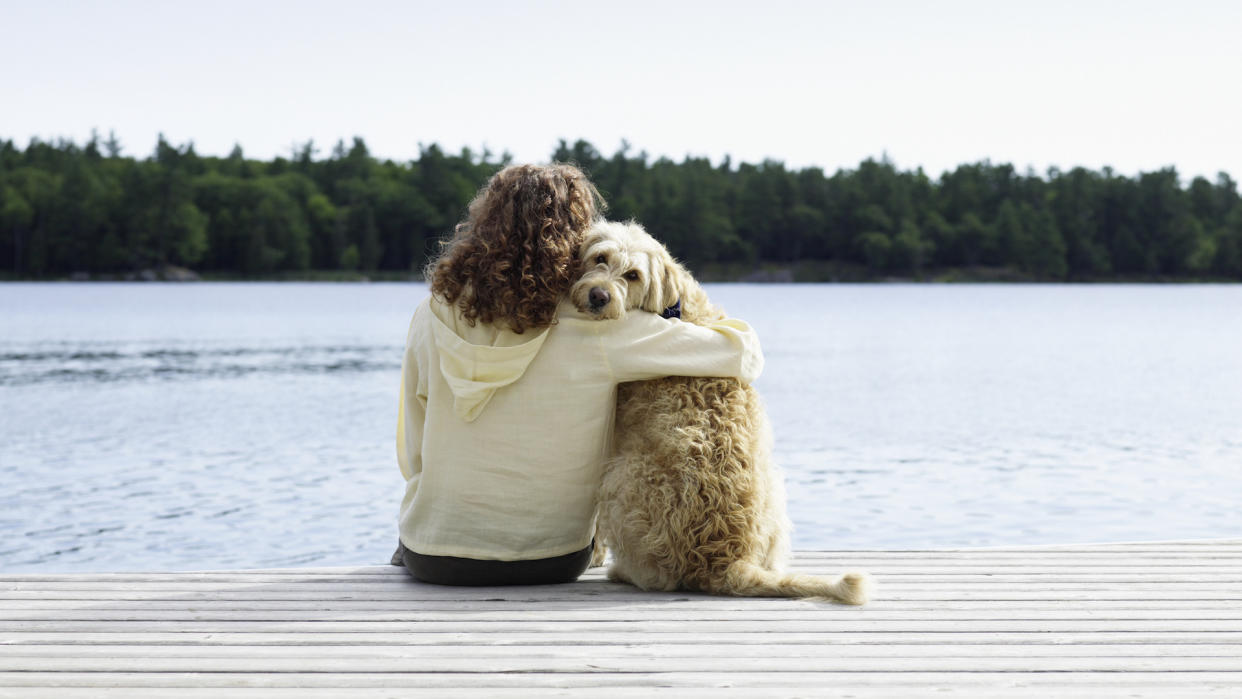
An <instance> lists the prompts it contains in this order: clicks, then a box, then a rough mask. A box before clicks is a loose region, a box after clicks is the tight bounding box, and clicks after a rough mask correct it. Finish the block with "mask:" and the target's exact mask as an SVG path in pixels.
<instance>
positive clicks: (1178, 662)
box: [0, 654, 1242, 681]
mask: <svg viewBox="0 0 1242 699" xmlns="http://www.w3.org/2000/svg"><path fill="white" fill-rule="evenodd" d="M481 671H482V667H481V664H480V662H479V660H478V659H476V658H474V657H452V658H442V657H441V658H428V657H424V656H420V655H413V656H410V657H405V658H383V657H372V656H362V657H351V658H333V657H316V658H286V657H272V656H266V655H265V656H263V657H248V658H246V657H241V658H239V657H225V658H204V657H175V658H109V657H98V656H95V657H87V658H49V657H18V658H13V657H4V656H0V673H4V672H72V673H77V672H107V673H133V672H137V673H169V672H202V673H251V672H262V673H273V674H278V673H286V674H291V673H316V674H318V673H343V674H351V675H355V676H360V677H366V676H368V675H372V674H380V673H383V674H411V675H413V674H417V673H450V672H451V673H463V674H464V673H480V672H481ZM487 672H489V673H540V674H551V675H559V674H562V673H668V674H672V673H677V674H681V673H710V674H712V675H716V676H717V679H718V681H719V680H727V678H728V677H729V676H730V675H734V674H751V673H787V672H851V673H863V672H871V673H876V672H884V673H902V672H1110V673H1119V672H1195V673H1199V672H1237V673H1239V679H1240V680H1242V658H1239V657H1238V656H1236V655H1235V656H1232V657H1230V656H1224V657H1220V656H1216V657H1198V656H1159V657H1152V656H1149V657H1117V656H1114V657H1107V658H1097V657H1086V658H1083V657H1045V656H1029V657H1016V658H1015V657H994V656H976V657H968V658H963V657H956V658H947V657H938V658H904V657H870V658H840V657H831V656H820V657H810V658H808V657H793V658H790V657H764V658H738V657H733V658H716V657H707V656H688V657H680V658H663V657H655V656H647V657H639V658H626V657H611V656H608V655H600V656H598V657H593V658H584V657H571V656H565V655H561V654H548V655H544V656H541V657H529V656H500V657H492V658H488V662H487Z"/></svg>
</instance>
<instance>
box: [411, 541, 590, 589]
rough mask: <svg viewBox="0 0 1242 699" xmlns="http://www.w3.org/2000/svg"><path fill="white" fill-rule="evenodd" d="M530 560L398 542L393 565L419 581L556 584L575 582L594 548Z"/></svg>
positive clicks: (464, 583)
mask: <svg viewBox="0 0 1242 699" xmlns="http://www.w3.org/2000/svg"><path fill="white" fill-rule="evenodd" d="M592 546H593V544H589V545H587V547H586V548H584V549H582V550H581V551H575V552H573V553H567V554H565V555H564V556H553V557H552V558H538V559H535V560H530V561H485V560H479V559H476V558H457V557H456V556H427V555H424V554H421V553H415V552H413V551H411V550H409V549H407V548H406V547H405V545H404V544H402V543H401V542H400V541H398V542H397V552H396V553H394V554H393V555H392V564H393V565H395V566H399V565H404V566H405V569H406V571H407V572H408V573H409V574H410V575H413V576H414V577H415V578H417V579H418V580H421V581H423V582H425V583H432V584H433V585H473V586H482V585H553V584H556V583H567V582H573V581H575V580H577V579H578V576H579V575H582V573H583V572H585V571H586V569H587V566H589V565H590V564H591V549H592Z"/></svg>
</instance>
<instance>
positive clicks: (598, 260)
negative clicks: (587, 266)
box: [595, 255, 608, 265]
mask: <svg viewBox="0 0 1242 699" xmlns="http://www.w3.org/2000/svg"><path fill="white" fill-rule="evenodd" d="M607 261H608V257H607V256H606V255H600V256H599V257H596V258H595V264H597V265H602V264H604V263H605V262H607Z"/></svg>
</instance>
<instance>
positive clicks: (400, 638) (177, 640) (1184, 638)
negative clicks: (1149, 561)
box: [0, 625, 1242, 647]
mask: <svg viewBox="0 0 1242 699" xmlns="http://www.w3.org/2000/svg"><path fill="white" fill-rule="evenodd" d="M618 626H623V625H618ZM624 626H628V625H624ZM683 626H687V625H683ZM758 639H762V641H763V642H764V643H771V644H782V645H800V644H812V645H825V644H839V645H867V644H879V645H885V644H890V645H891V644H916V645H917V644H933V645H945V644H963V645H1045V644H1085V645H1090V644H1152V643H1156V644H1173V643H1185V644H1242V632H1234V631H1215V632H1210V633H1205V632H1202V631H1146V632H1143V631H1120V632H1118V631H1103V630H1099V629H1087V630H1083V631H1061V632H1057V631H1043V632H1024V631H992V632H955V633H943V632H936V631H927V632H915V631H900V632H878V631H869V632H857V631H827V632H792V631H782V630H781V629H780V628H779V627H775V628H773V629H771V630H769V631H766V632H764V633H763V634H762V636H759V635H757V634H755V633H752V632H748V631H716V632H712V631H699V630H694V631H684V630H683V631H680V632H668V633H661V634H660V635H659V637H658V638H653V637H652V635H651V634H648V633H644V632H640V631H631V630H628V629H627V628H619V629H616V630H613V631H610V632H609V633H608V634H599V635H595V636H584V635H583V634H581V633H578V632H565V631H544V632H530V631H526V630H521V629H517V628H515V629H514V630H512V631H456V632H452V633H388V632H384V633H331V632H329V633H318V632H313V631H303V632H280V631H254V632H187V631H181V632H177V631H172V632H137V631H131V632H121V631H109V632H101V633H91V632H83V631H60V632H21V633H6V634H4V635H3V636H0V645H48V644H52V645H135V644H152V645H166V646H172V645H182V646H199V645H202V646H210V645H253V646H287V645H318V646H376V645H382V646H388V645H410V646H428V645H459V646H472V647H473V646H486V645H526V646H532V645H550V646H564V645H574V644H579V645H584V646H591V645H601V646H606V645H645V644H649V643H660V644H691V645H700V644H707V645H710V644H715V643H740V644H747V643H755V642H756V640H758Z"/></svg>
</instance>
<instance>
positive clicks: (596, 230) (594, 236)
mask: <svg viewBox="0 0 1242 699" xmlns="http://www.w3.org/2000/svg"><path fill="white" fill-rule="evenodd" d="M603 239H604V229H603V227H602V226H601V225H599V224H596V225H594V226H591V227H590V228H588V229H587V231H586V233H583V234H582V244H581V245H579V246H578V263H579V265H580V266H581V267H582V268H583V269H589V268H590V267H591V266H592V265H591V264H589V263H588V259H589V258H590V255H591V248H593V247H595V246H596V245H597V244H598V243H599V242H600V241H601V240H603Z"/></svg>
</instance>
